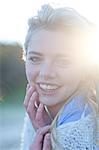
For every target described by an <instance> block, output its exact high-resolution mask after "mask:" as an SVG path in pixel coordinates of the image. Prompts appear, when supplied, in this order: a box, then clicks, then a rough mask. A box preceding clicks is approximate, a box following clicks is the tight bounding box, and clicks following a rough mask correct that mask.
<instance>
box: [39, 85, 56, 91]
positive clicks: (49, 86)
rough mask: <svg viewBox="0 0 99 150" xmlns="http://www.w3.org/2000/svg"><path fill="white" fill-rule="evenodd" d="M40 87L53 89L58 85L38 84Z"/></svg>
mask: <svg viewBox="0 0 99 150" xmlns="http://www.w3.org/2000/svg"><path fill="white" fill-rule="evenodd" d="M39 85H40V88H42V89H44V90H55V89H57V88H58V86H56V85H49V84H39Z"/></svg>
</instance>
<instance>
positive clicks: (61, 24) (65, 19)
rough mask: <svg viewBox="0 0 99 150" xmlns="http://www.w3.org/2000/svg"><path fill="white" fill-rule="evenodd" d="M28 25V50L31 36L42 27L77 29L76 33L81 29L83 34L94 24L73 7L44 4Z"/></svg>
mask: <svg viewBox="0 0 99 150" xmlns="http://www.w3.org/2000/svg"><path fill="white" fill-rule="evenodd" d="M28 25H29V28H28V32H27V36H26V39H25V44H24V48H25V50H26V51H27V49H28V44H29V41H30V39H31V36H32V35H33V34H35V32H37V31H39V30H41V29H45V30H63V31H64V30H66V31H70V32H73V31H76V33H77V32H78V31H79V32H82V34H83V33H84V31H85V32H87V34H88V33H90V31H91V30H92V28H93V24H92V23H91V22H89V21H88V20H87V19H86V18H84V17H83V16H81V15H80V14H79V13H78V12H77V11H76V10H74V9H73V8H69V7H65V8H57V9H54V8H52V7H51V6H50V5H43V6H42V8H41V10H40V11H38V14H37V16H34V17H33V18H30V19H29V21H28ZM72 30H73V31H72ZM87 34H86V35H87Z"/></svg>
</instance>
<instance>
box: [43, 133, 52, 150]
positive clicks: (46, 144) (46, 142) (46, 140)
mask: <svg viewBox="0 0 99 150" xmlns="http://www.w3.org/2000/svg"><path fill="white" fill-rule="evenodd" d="M43 150H51V135H50V133H47V134H46V135H45V137H44V142H43Z"/></svg>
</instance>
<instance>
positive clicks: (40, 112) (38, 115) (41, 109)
mask: <svg viewBox="0 0 99 150" xmlns="http://www.w3.org/2000/svg"><path fill="white" fill-rule="evenodd" d="M44 111H45V110H44V105H43V104H42V103H40V104H39V107H38V109H37V113H36V117H35V120H36V121H37V122H38V123H40V121H41V118H43V115H44Z"/></svg>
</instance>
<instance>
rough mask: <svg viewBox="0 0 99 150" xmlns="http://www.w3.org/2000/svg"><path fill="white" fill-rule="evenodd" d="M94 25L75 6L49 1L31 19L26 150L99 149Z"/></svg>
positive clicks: (23, 146)
mask: <svg viewBox="0 0 99 150" xmlns="http://www.w3.org/2000/svg"><path fill="white" fill-rule="evenodd" d="M94 32H95V30H94V26H93V24H92V23H90V22H89V21H87V20H86V19H85V18H84V17H82V16H81V15H80V14H79V13H77V12H76V11H75V10H74V9H72V8H58V9H54V8H52V7H51V6H49V5H44V6H43V7H42V9H41V11H39V12H38V15H37V16H35V17H33V18H31V19H30V20H29V29H28V33H27V36H26V41H25V52H26V62H25V63H26V64H25V65H26V76H27V80H28V85H27V90H26V96H25V100H24V106H25V108H26V112H27V114H26V118H25V123H24V131H23V137H22V139H23V141H22V147H21V148H22V150H29V149H30V150H34V149H35V150H96V149H98V145H97V143H96V140H97V139H96V133H97V129H96V124H97V123H96V120H97V110H98V104H97V101H96V89H95V84H94V79H95V76H94V75H93V72H92V69H93V67H92V66H93V64H92V63H91V59H90V58H91V56H90V52H91V50H92V47H91V44H92V43H91V41H93V40H92V39H93V38H94Z"/></svg>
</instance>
